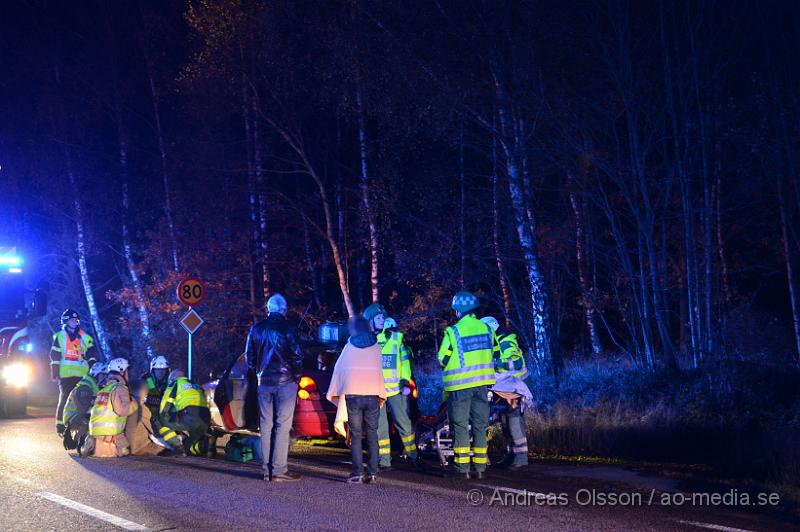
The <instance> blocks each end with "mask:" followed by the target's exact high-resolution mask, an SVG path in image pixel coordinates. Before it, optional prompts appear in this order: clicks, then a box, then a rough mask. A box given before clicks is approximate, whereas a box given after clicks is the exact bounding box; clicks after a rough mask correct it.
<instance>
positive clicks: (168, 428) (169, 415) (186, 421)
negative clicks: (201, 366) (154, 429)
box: [159, 369, 211, 456]
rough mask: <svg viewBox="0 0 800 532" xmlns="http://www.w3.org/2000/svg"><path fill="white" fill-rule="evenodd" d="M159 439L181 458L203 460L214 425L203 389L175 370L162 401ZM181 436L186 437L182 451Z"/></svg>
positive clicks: (170, 375)
mask: <svg viewBox="0 0 800 532" xmlns="http://www.w3.org/2000/svg"><path fill="white" fill-rule="evenodd" d="M160 416H161V423H162V424H163V426H162V427H161V428H160V429H159V435H160V436H161V437H162V438H163V439H164V441H166V442H167V444H169V445H170V446H171V447H172V448H173V449H176V450H178V452H179V453H181V454H190V455H192V456H203V455H205V453H206V447H207V440H208V438H206V433H207V432H208V427H209V425H210V424H211V413H210V412H209V410H208V403H207V402H206V396H205V393H203V389H202V388H201V387H200V386H198V385H196V384H192V382H191V381H189V379H187V378H186V377H185V376H184V374H183V372H182V371H181V370H179V369H174V370H172V372H171V373H170V374H169V384H168V385H167V389H166V391H165V392H164V396H163V397H162V399H161V412H160ZM180 434H183V435H184V439H183V446H182V447H181V437H180V436H179V435H180Z"/></svg>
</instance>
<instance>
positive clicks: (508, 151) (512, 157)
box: [499, 95, 563, 376]
mask: <svg viewBox="0 0 800 532" xmlns="http://www.w3.org/2000/svg"><path fill="white" fill-rule="evenodd" d="M502 96H504V95H502ZM500 99H501V100H503V99H505V98H502V97H501V98H500ZM505 115H506V113H505V111H504V110H502V109H501V110H500V112H499V116H500V125H501V128H502V130H503V132H504V135H503V140H502V146H503V150H504V152H505V155H506V168H507V172H508V191H509V195H510V196H511V206H512V211H513V213H514V222H515V225H516V228H517V237H518V238H519V243H520V246H521V247H522V255H523V260H524V263H525V269H526V271H527V274H528V282H529V283H530V288H531V293H530V297H531V306H532V310H533V332H534V335H533V336H534V339H535V350H536V353H537V357H538V358H539V359H540V360H543V361H545V363H546V364H548V366H549V368H550V371H552V373H553V374H554V375H556V376H557V375H558V374H559V373H560V372H561V369H562V367H563V360H562V358H561V353H560V352H559V350H558V349H557V348H556V346H555V345H554V343H553V340H554V338H553V333H552V323H551V315H550V301H549V298H548V295H547V290H546V286H545V281H544V276H543V275H542V267H541V264H540V262H539V256H538V250H537V242H536V239H537V235H536V220H535V218H534V217H533V215H534V213H533V212H532V211H528V209H527V208H526V201H525V197H524V192H523V190H524V188H523V175H522V167H521V163H520V161H521V157H520V152H521V151H522V145H521V138H520V134H519V132H517V131H516V130H515V128H514V127H513V125H512V123H511V120H507V119H506V116H505ZM529 212H530V214H528V213H529Z"/></svg>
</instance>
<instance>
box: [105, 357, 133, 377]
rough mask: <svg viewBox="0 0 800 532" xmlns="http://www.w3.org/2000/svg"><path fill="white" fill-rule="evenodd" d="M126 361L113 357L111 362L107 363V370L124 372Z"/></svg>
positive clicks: (126, 366) (126, 365) (126, 367)
mask: <svg viewBox="0 0 800 532" xmlns="http://www.w3.org/2000/svg"><path fill="white" fill-rule="evenodd" d="M128 366H129V364H128V361H127V360H125V359H124V358H115V359H113V360H112V361H111V362H109V363H108V372H109V373H111V372H115V373H119V374H122V373H125V370H126V369H128Z"/></svg>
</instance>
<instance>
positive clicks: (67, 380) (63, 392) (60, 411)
mask: <svg viewBox="0 0 800 532" xmlns="http://www.w3.org/2000/svg"><path fill="white" fill-rule="evenodd" d="M80 380H81V377H62V378H60V379H58V407H57V408H56V426H58V425H62V423H61V417H62V416H63V415H64V405H66V404H67V397H69V392H71V391H72V389H73V388H75V385H76V384H78V382H79V381H80Z"/></svg>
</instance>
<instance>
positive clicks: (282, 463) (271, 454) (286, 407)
mask: <svg viewBox="0 0 800 532" xmlns="http://www.w3.org/2000/svg"><path fill="white" fill-rule="evenodd" d="M296 401H297V383H295V382H291V383H288V384H281V385H278V386H259V387H258V410H259V412H260V413H261V450H262V452H263V454H264V472H265V473H267V474H271V475H273V476H274V475H283V474H285V473H286V472H287V471H288V460H289V432H290V431H291V430H292V420H293V419H294V405H295V402H296Z"/></svg>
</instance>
